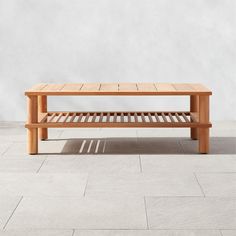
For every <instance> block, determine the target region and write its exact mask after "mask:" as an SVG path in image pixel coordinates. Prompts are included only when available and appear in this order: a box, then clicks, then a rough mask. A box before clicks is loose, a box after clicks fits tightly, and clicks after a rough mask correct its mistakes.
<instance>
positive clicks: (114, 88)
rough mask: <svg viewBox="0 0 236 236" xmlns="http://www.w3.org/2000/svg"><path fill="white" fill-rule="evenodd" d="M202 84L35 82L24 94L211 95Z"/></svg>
mask: <svg viewBox="0 0 236 236" xmlns="http://www.w3.org/2000/svg"><path fill="white" fill-rule="evenodd" d="M211 94H212V92H211V91H210V90H209V89H208V88H206V87H205V86H204V85H202V84H192V83H191V84H190V83H76V84H69V83H68V84H36V85H35V86H33V87H32V88H31V89H29V90H27V91H26V92H25V95H27V96H29V95H53V96H61V95H87V96H88V95H114V96H117V95H123V96H124V95H127V96H129V95H131V96H135V95H136V96H142V95H211Z"/></svg>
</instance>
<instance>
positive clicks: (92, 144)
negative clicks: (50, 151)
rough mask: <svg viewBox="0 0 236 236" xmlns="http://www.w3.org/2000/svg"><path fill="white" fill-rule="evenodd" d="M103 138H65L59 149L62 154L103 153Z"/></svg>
mask: <svg viewBox="0 0 236 236" xmlns="http://www.w3.org/2000/svg"><path fill="white" fill-rule="evenodd" d="M104 149H105V139H101V138H77V139H68V140H65V145H64V147H63V148H62V150H61V154H63V155H66V154H67V155H68V154H69V155H75V154H77V155H99V154H104Z"/></svg>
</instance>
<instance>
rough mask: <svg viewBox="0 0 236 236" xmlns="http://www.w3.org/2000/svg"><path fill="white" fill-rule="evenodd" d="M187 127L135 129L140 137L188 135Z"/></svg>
mask: <svg viewBox="0 0 236 236" xmlns="http://www.w3.org/2000/svg"><path fill="white" fill-rule="evenodd" d="M189 135H190V131H189V129H182V128H179V129H173V128H168V129H158V128H156V129H154V128H141V129H137V136H138V137H139V138H142V137H189Z"/></svg>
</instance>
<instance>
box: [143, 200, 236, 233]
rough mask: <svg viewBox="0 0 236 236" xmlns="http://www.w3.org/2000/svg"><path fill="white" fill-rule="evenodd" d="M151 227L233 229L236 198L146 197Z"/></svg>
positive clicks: (235, 219)
mask: <svg viewBox="0 0 236 236" xmlns="http://www.w3.org/2000/svg"><path fill="white" fill-rule="evenodd" d="M146 206H147V214H148V223H149V227H150V228H151V229H232V228H235V227H236V198H216V197H208V198H201V197H179V198H160V197H159V198H158V197H147V198H146Z"/></svg>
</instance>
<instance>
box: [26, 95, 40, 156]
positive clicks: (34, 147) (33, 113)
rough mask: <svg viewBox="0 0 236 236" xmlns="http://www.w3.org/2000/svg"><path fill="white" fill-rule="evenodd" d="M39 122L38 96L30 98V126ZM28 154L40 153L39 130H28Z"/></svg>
mask: <svg viewBox="0 0 236 236" xmlns="http://www.w3.org/2000/svg"><path fill="white" fill-rule="evenodd" d="M37 122H38V101H37V96H28V122H27V123H28V124H34V123H37ZM27 132H28V143H27V145H28V153H29V154H37V153H38V129H37V128H28V131H27Z"/></svg>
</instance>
